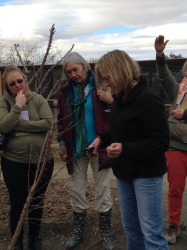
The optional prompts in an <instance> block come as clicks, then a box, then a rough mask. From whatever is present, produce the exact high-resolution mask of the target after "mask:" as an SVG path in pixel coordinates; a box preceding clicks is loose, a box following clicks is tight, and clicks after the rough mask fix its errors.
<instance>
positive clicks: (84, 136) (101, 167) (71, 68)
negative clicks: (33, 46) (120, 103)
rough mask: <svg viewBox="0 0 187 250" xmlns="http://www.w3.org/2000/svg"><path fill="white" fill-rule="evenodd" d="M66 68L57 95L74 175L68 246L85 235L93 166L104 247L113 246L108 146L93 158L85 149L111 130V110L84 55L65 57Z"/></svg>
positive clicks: (63, 151) (64, 152) (64, 150)
mask: <svg viewBox="0 0 187 250" xmlns="http://www.w3.org/2000/svg"><path fill="white" fill-rule="evenodd" d="M63 71H64V76H65V78H66V79H67V80H68V81H67V83H66V84H65V85H63V87H62V89H61V90H60V93H59V96H58V110H59V114H58V125H57V126H58V141H59V144H60V155H61V158H62V160H63V161H65V162H66V165H67V169H68V173H69V174H70V176H71V178H70V188H71V204H72V209H73V216H74V234H73V237H72V238H71V239H70V240H69V241H68V242H67V244H66V249H74V248H75V247H76V246H77V245H78V244H79V243H80V241H81V240H82V238H83V228H84V221H85V217H86V211H87V209H88V208H89V203H88V201H87V200H86V189H87V184H88V179H87V171H88V167H91V168H92V172H93V177H94V185H95V204H94V208H95V210H96V211H98V213H99V225H100V229H101V235H102V239H103V243H104V246H105V249H108V250H110V249H114V246H113V244H112V243H111V240H110V237H109V232H110V225H111V207H112V199H111V196H110V180H111V169H110V159H109V157H108V156H107V154H106V150H105V149H104V150H103V149H99V151H98V152H97V154H96V155H95V157H94V158H93V159H92V160H91V159H90V151H89V149H87V150H86V148H87V147H88V145H90V143H91V142H92V141H93V139H94V138H95V136H96V135H97V134H98V133H101V132H104V131H106V130H107V129H109V120H108V113H106V112H105V103H104V102H102V101H101V100H100V98H99V96H98V95H97V90H96V80H95V76H94V74H93V72H92V71H91V70H90V66H89V64H88V63H87V62H86V61H85V59H84V58H83V57H82V56H81V55H79V54H78V53H76V52H72V53H69V54H68V55H67V56H66V57H65V59H64V62H63ZM89 164H90V165H89Z"/></svg>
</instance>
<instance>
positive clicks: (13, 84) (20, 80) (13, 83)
mask: <svg viewBox="0 0 187 250" xmlns="http://www.w3.org/2000/svg"><path fill="white" fill-rule="evenodd" d="M23 80H24V79H18V80H16V81H14V82H11V83H10V84H8V86H11V87H13V86H15V85H16V82H17V83H19V84H21V83H22V82H23Z"/></svg>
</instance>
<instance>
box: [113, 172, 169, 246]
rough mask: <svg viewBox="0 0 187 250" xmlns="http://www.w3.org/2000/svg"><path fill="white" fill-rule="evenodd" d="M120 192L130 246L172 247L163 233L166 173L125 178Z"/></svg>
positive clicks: (125, 229) (123, 219)
mask: <svg viewBox="0 0 187 250" xmlns="http://www.w3.org/2000/svg"><path fill="white" fill-rule="evenodd" d="M117 192H118V198H119V205H120V211H121V217H122V225H123V229H124V231H125V233H126V237H127V249H128V250H155V249H157V250H161V249H162V250H168V249H169V247H168V243H167V240H166V238H165V236H164V233H163V211H162V192H163V176H161V177H153V178H137V179H133V180H123V179H119V178H117Z"/></svg>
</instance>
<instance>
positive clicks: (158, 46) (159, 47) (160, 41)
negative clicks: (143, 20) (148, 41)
mask: <svg viewBox="0 0 187 250" xmlns="http://www.w3.org/2000/svg"><path fill="white" fill-rule="evenodd" d="M168 42H169V40H166V41H165V42H164V36H162V35H159V36H158V37H156V39H155V50H156V53H157V55H158V56H160V57H162V56H163V51H164V49H165V47H166V44H167V43H168Z"/></svg>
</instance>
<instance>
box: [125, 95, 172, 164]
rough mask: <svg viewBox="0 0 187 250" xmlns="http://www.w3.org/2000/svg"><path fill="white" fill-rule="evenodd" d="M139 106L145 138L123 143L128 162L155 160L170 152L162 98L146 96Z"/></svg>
mask: <svg viewBox="0 0 187 250" xmlns="http://www.w3.org/2000/svg"><path fill="white" fill-rule="evenodd" d="M138 105H139V108H140V110H141V112H140V120H141V119H142V121H140V122H141V124H142V126H143V129H144V131H145V137H144V140H141V141H135V142H125V141H123V142H122V155H123V157H124V158H125V159H126V160H127V161H128V160H129V161H131V160H132V161H133V160H136V161H138V160H144V159H146V158H155V157H157V156H159V155H160V153H164V152H165V151H167V150H168V147H169V142H170V138H169V129H168V123H167V120H166V117H165V110H164V105H163V103H162V102H161V100H160V98H158V97H153V96H145V97H144V98H143V99H142V100H141V102H140V103H139V104H138Z"/></svg>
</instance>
